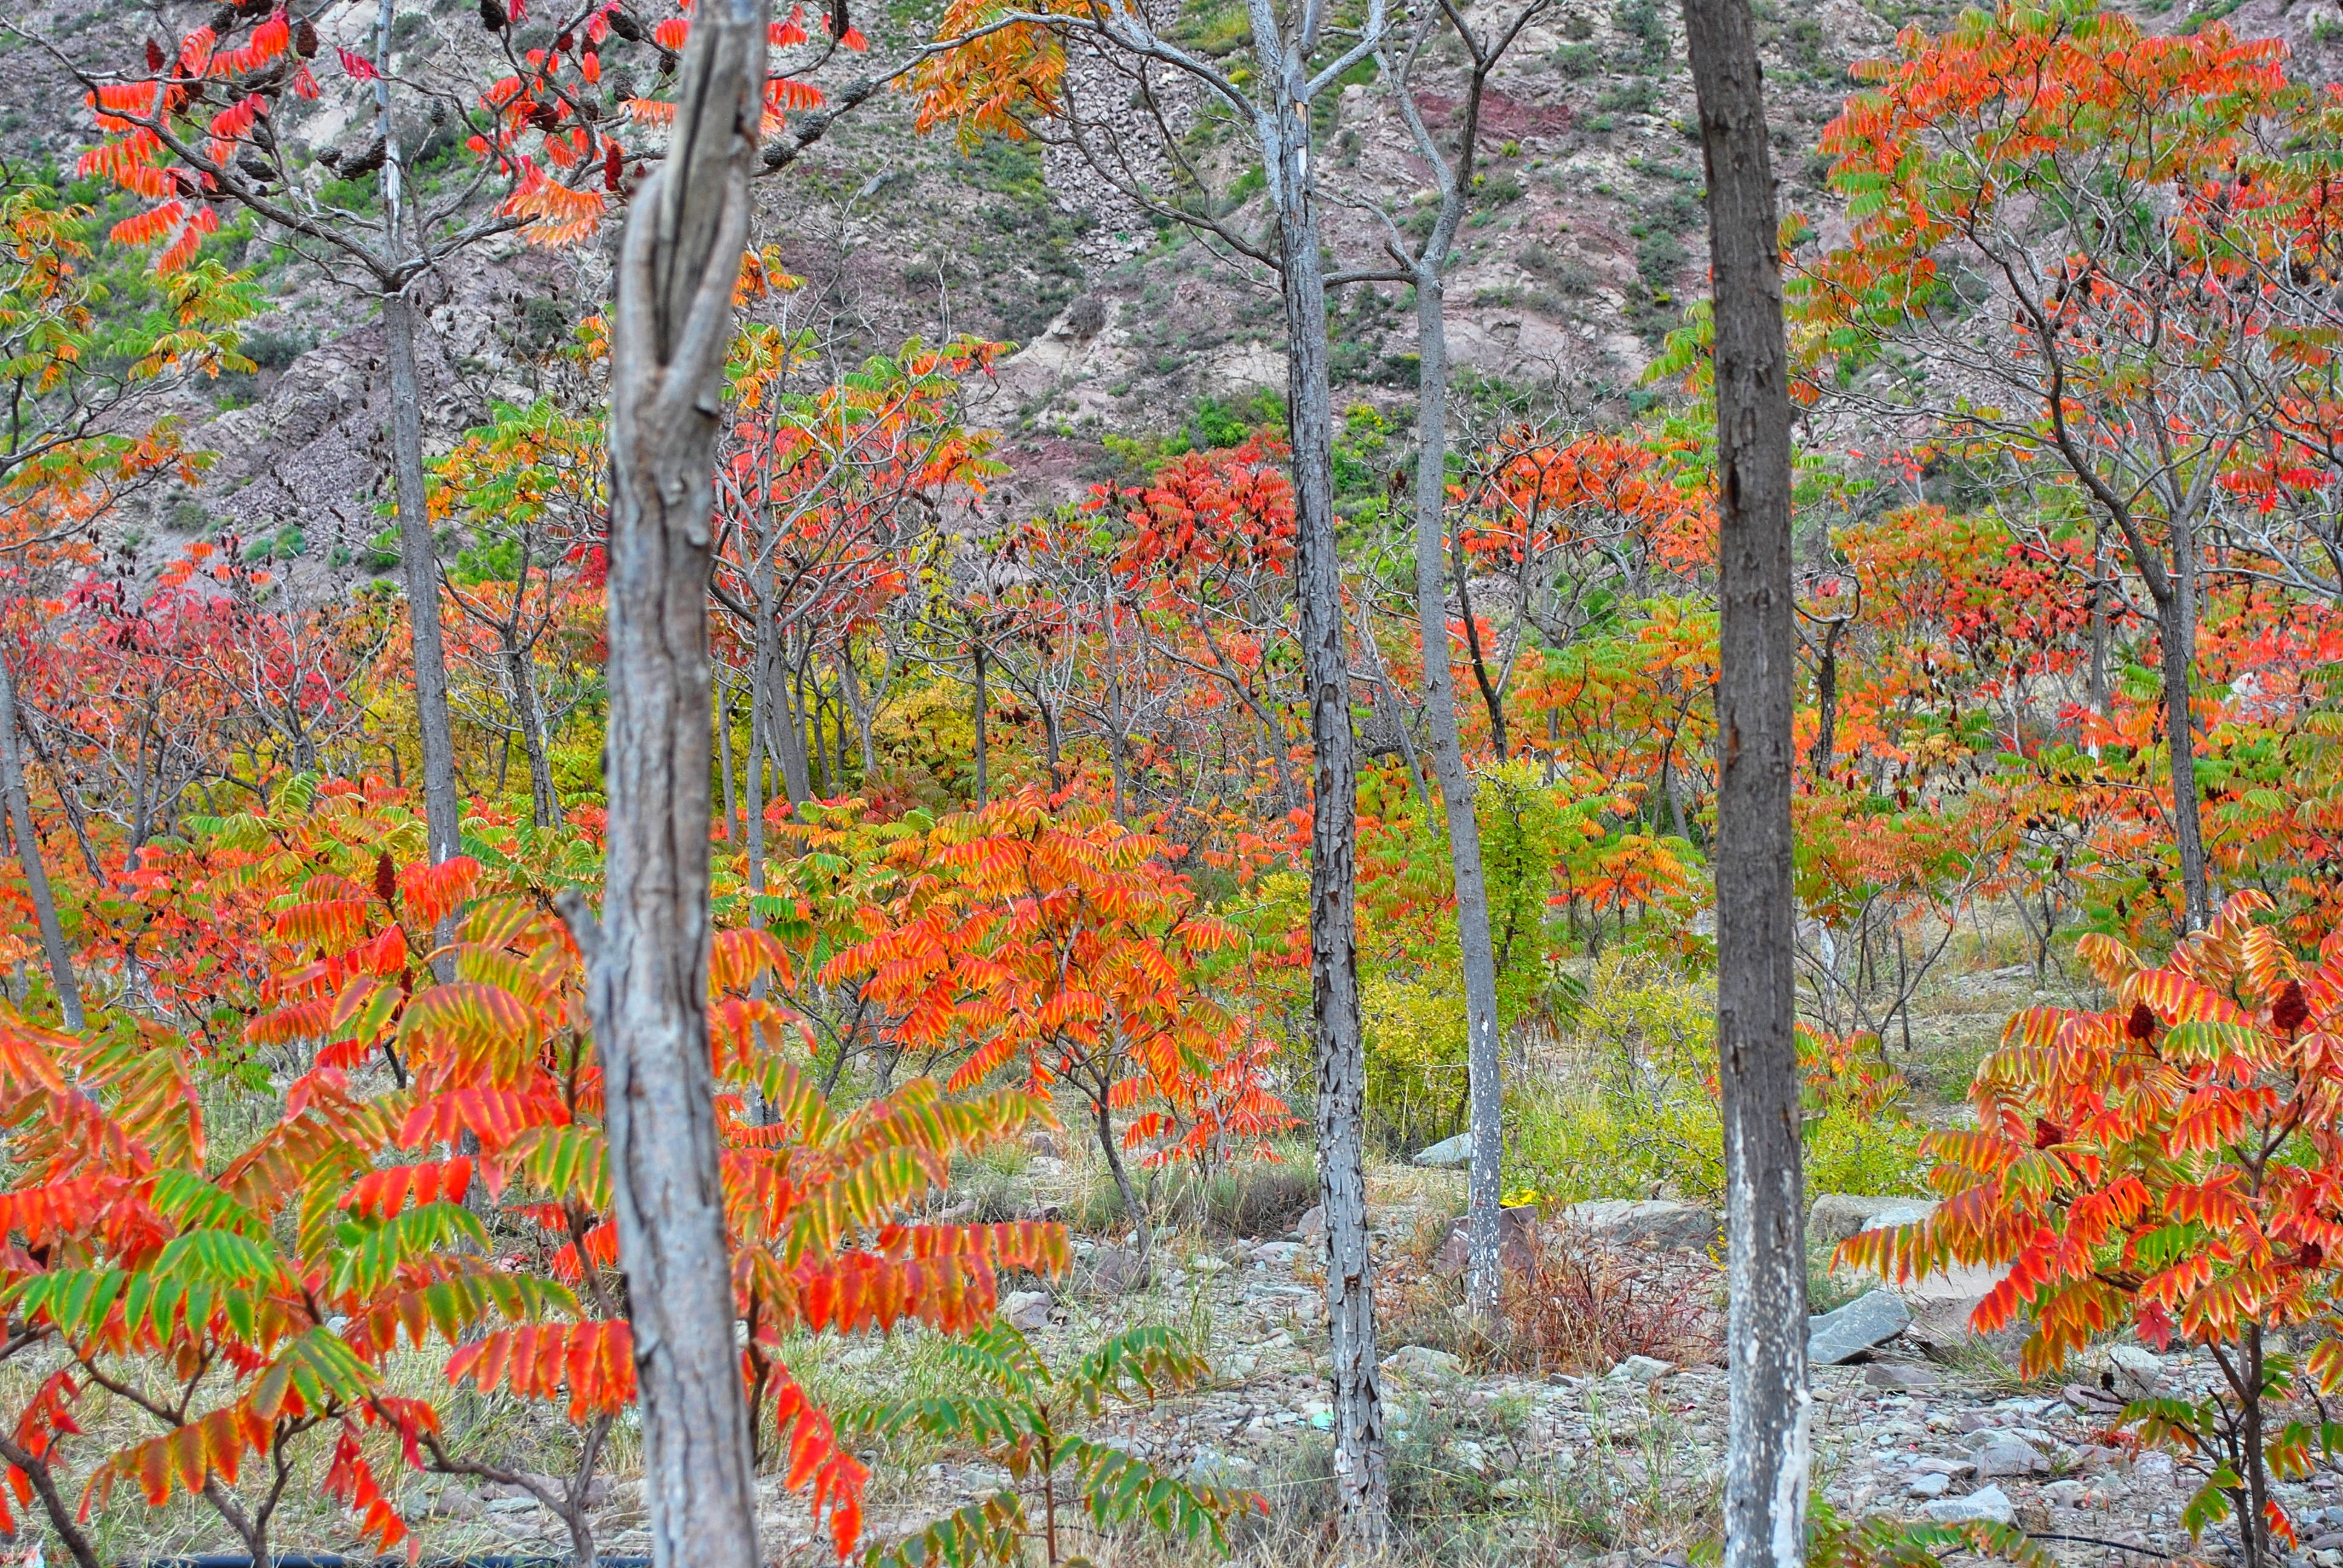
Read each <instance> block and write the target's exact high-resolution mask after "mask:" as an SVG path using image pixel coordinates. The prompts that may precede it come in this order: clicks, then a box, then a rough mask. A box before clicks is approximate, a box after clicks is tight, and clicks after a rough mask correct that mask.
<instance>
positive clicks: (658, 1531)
mask: <svg viewBox="0 0 2343 1568" xmlns="http://www.w3.org/2000/svg"><path fill="white" fill-rule="evenodd" d="M765 32H766V8H765V6H764V5H762V4H760V3H759V0H723V3H722V4H711V5H702V6H701V7H700V8H699V11H698V12H697V14H696V15H695V16H694V19H693V25H692V29H691V38H690V42H689V45H687V47H686V50H685V55H684V65H683V81H682V86H681V90H680V91H679V93H678V94H677V102H678V106H679V107H678V111H677V116H676V123H675V128H674V130H673V132H672V135H671V136H670V139H669V149H670V150H669V156H668V159H667V161H666V163H665V164H663V165H662V166H660V167H659V170H658V172H656V173H654V174H653V175H652V176H651V177H650V179H649V181H648V182H647V183H646V185H645V186H644V188H643V190H642V191H641V193H640V194H639V196H637V198H636V201H635V205H634V207H633V210H632V212H631V213H630V214H629V216H628V222H627V229H626V236H625V240H624V242H623V245H622V247H621V251H620V256H619V262H618V315H617V324H616V328H615V335H614V340H613V343H612V348H611V357H610V388H611V392H610V478H611V483H610V491H611V518H610V545H609V560H610V576H609V649H610V651H609V664H608V671H609V689H610V715H609V741H608V774H609V781H610V782H609V791H610V817H609V851H608V855H609V858H608V873H607V879H606V882H605V884H604V893H603V904H602V924H601V927H600V929H599V930H594V929H593V927H592V925H591V922H590V921H588V920H583V919H579V920H578V921H577V923H578V925H579V926H580V928H581V930H582V933H583V936H584V941H583V943H582V945H584V946H586V947H587V949H588V954H589V957H590V960H591V970H590V980H589V983H588V1005H589V1008H590V1010H591V1012H592V1015H593V1021H594V1030H595V1038H596V1042H597V1045H598V1048H599V1050H600V1051H601V1054H602V1062H603V1071H604V1075H605V1078H606V1081H607V1085H608V1089H607V1092H608V1105H609V1111H608V1137H609V1166H610V1175H611V1188H612V1192H613V1196H614V1199H615V1202H614V1207H615V1209H616V1211H617V1216H618V1259H619V1262H620V1264H621V1265H622V1267H623V1268H624V1269H625V1271H626V1278H627V1285H628V1302H629V1304H630V1307H631V1315H632V1318H633V1322H634V1334H635V1364H636V1374H637V1380H638V1386H639V1388H640V1390H641V1392H642V1409H643V1476H644V1492H645V1495H646V1500H647V1502H648V1503H649V1513H650V1534H651V1561H652V1562H653V1563H655V1564H657V1565H658V1568H757V1565H758V1562H759V1557H758V1552H757V1533H756V1515H757V1490H756V1483H755V1476H754V1474H753V1472H752V1469H751V1462H750V1458H749V1420H748V1412H747V1409H746V1406H745V1402H744V1400H743V1397H742V1393H741V1388H740V1375H739V1364H738V1359H737V1357H738V1352H736V1351H735V1349H734V1342H733V1311H732V1280H731V1269H730V1263H729V1258H728V1255H727V1251H726V1243H725V1233H724V1207H723V1191H722V1174H721V1171H720V1169H719V1153H720V1151H719V1145H718V1141H717V1133H716V1114H715V1107H714V1103H713V1098H712V1094H713V1087H714V1086H713V1082H712V1076H713V1075H712V1072H711V1070H710V1064H709V1045H708V1020H707V997H708V956H709V908H708V899H709V876H708V859H709V848H708V817H709V799H708V797H709V777H708V774H709V749H710V747H709V727H710V719H711V711H710V704H709V663H708V607H707V592H708V578H709V544H710V541H709V508H710V505H711V492H712V485H711V475H712V468H713V464H714V456H715V446H716V433H717V417H718V414H719V408H720V406H721V405H720V399H721V395H722V374H723V366H724V355H725V350H726V347H727V346H728V344H729V341H730V337H731V334H732V290H733V286H734V285H735V283H736V282H737V280H738V278H739V263H740V252H741V246H742V245H743V244H744V243H745V241H746V239H747V236H748V231H749V206H750V199H749V161H750V159H751V157H752V156H754V154H755V151H756V146H757V138H758V126H759V119H760V117H761V115H762V112H763V88H764V82H765Z"/></svg>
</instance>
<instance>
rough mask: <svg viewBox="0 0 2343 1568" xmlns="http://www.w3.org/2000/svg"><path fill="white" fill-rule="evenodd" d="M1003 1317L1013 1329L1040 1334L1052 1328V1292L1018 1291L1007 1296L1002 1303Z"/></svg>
mask: <svg viewBox="0 0 2343 1568" xmlns="http://www.w3.org/2000/svg"><path fill="white" fill-rule="evenodd" d="M1001 1317H1002V1318H1004V1319H1006V1320H1007V1321H1008V1323H1009V1326H1010V1327H1011V1328H1013V1329H1017V1330H1019V1331H1021V1332H1024V1333H1029V1334H1031V1333H1038V1332H1041V1330H1043V1329H1046V1328H1048V1327H1049V1326H1050V1292H1047V1291H1018V1292H1014V1293H1012V1294H1011V1295H1008V1296H1005V1297H1003V1298H1002V1299H1001Z"/></svg>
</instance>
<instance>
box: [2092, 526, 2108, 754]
mask: <svg viewBox="0 0 2343 1568" xmlns="http://www.w3.org/2000/svg"><path fill="white" fill-rule="evenodd" d="M2099 532H2100V530H2099V526H2098V524H2097V522H2096V521H2095V522H2093V523H2092V525H2091V711H2092V712H2093V713H2095V714H2097V716H2098V717H2099V718H2101V719H2105V718H2106V717H2107V579H2106V577H2105V573H2106V571H2107V548H2106V545H2105V542H2104V541H2103V540H2102V539H2101V538H2100V537H2099ZM2098 754H2099V742H2098V738H2097V736H2096V735H2095V736H2093V737H2092V738H2091V755H2092V756H2094V757H2097V755H2098Z"/></svg>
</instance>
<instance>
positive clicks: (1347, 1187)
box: [1251, 0, 1390, 1551]
mask: <svg viewBox="0 0 2343 1568" xmlns="http://www.w3.org/2000/svg"><path fill="white" fill-rule="evenodd" d="M1251 9H1252V32H1253V46H1254V50H1255V52H1256V54H1257V55H1258V57H1259V59H1260V60H1261V62H1262V66H1263V73H1264V75H1270V74H1272V73H1273V74H1274V79H1273V80H1272V83H1271V84H1270V93H1271V102H1270V104H1269V106H1268V107H1267V108H1266V109H1265V110H1264V111H1263V113H1262V116H1261V120H1262V139H1263V143H1264V146H1262V162H1263V165H1264V166H1265V168H1266V170H1267V173H1268V176H1269V188H1270V193H1271V196H1272V200H1273V201H1274V202H1275V204H1276V208H1277V249H1278V264H1279V266H1278V272H1279V285H1280V292H1281V294H1282V299H1283V304H1284V313H1285V337H1286V355H1287V361H1286V364H1287V368H1286V407H1287V408H1288V410H1289V413H1288V416H1287V417H1288V421H1289V426H1290V431H1291V436H1292V449H1293V459H1292V461H1293V490H1294V556H1295V563H1294V580H1295V588H1296V591H1297V592H1298V594H1299V596H1300V598H1301V601H1302V678H1303V682H1304V684H1305V686H1306V687H1307V689H1308V699H1309V708H1310V741H1311V746H1312V752H1313V759H1314V766H1315V777H1314V779H1313V780H1312V783H1313V786H1314V792H1313V798H1312V816H1311V824H1312V825H1311V835H1310V970H1311V982H1312V984H1311V1011H1312V1021H1313V1023H1314V1024H1315V1026H1316V1027H1315V1031H1314V1033H1315V1045H1316V1064H1315V1065H1316V1070H1317V1080H1318V1103H1317V1122H1318V1189H1319V1193H1320V1197H1321V1199H1322V1201H1323V1203H1324V1205H1325V1210H1326V1245H1327V1254H1328V1255H1327V1263H1326V1315H1327V1319H1328V1323H1329V1327H1330V1329H1331V1331H1332V1363H1333V1385H1334V1386H1333V1391H1332V1392H1333V1399H1332V1404H1333V1418H1334V1487H1335V1494H1336V1502H1337V1509H1338V1514H1339V1520H1340V1527H1341V1530H1342V1536H1343V1538H1344V1540H1345V1542H1346V1543H1348V1544H1349V1545H1351V1546H1352V1547H1353V1549H1357V1550H1367V1551H1373V1550H1375V1549H1378V1548H1380V1547H1381V1545H1382V1544H1383V1540H1384V1538H1385V1535H1386V1533H1388V1530H1389V1527H1390V1520H1389V1510H1390V1483H1389V1482H1388V1480H1387V1478H1386V1476H1385V1473H1384V1469H1383V1409H1382V1392H1381V1390H1380V1388H1379V1387H1378V1386H1377V1382H1376V1372H1377V1369H1376V1365H1375V1315H1374V1297H1373V1263H1372V1261H1371V1259H1370V1258H1369V1255H1368V1247H1367V1184H1366V1163H1365V1138H1364V1122H1365V1116H1366V1061H1365V1056H1364V1051H1363V1041H1362V1037H1361V1033H1360V1025H1359V971H1358V928H1357V910H1356V892H1357V890H1356V888H1355V886H1354V880H1353V878H1354V871H1353V849H1354V845H1353V838H1354V831H1355V818H1356V813H1357V809H1358V801H1357V790H1358V760H1357V755H1356V752H1357V746H1358V742H1357V738H1356V737H1355V736H1354V735H1353V733H1352V729H1351V691H1350V659H1349V657H1348V654H1347V652H1346V651H1345V648H1344V647H1343V641H1344V639H1343V636H1342V629H1343V615H1342V561H1341V558H1340V557H1339V556H1338V554H1337V552H1336V544H1335V538H1334V495H1333V446H1334V416H1333V397H1332V390H1331V388H1330V387H1329V384H1328V383H1329V377H1328V366H1327V357H1328V356H1327V344H1326V276H1325V270H1324V266H1323V262H1322V258H1321V255H1320V247H1319V235H1318V202H1317V193H1316V191H1315V189H1314V187H1313V186H1312V174H1311V171H1312V167H1313V164H1312V159H1311V156H1310V106H1309V104H1308V103H1307V102H1304V101H1302V98H1301V92H1302V88H1303V86H1304V85H1306V81H1307V75H1306V72H1307V67H1306V65H1305V64H1304V62H1303V58H1302V51H1297V50H1292V49H1290V48H1289V47H1288V45H1286V43H1285V40H1284V39H1283V38H1282V36H1281V35H1280V32H1279V28H1278V23H1277V17H1276V14H1275V11H1274V9H1273V8H1272V5H1271V4H1270V0H1252V6H1251Z"/></svg>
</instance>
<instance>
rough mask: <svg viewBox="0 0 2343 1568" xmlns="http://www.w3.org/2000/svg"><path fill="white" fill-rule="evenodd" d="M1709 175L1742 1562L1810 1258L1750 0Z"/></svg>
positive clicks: (1719, 51)
mask: <svg viewBox="0 0 2343 1568" xmlns="http://www.w3.org/2000/svg"><path fill="white" fill-rule="evenodd" d="M1684 33H1685V38H1686V42H1687V43H1688V45H1690V50H1691V55H1692V70H1693V85H1694V89H1695V91H1696V92H1697V95H1698V97H1699V103H1700V126H1701V146H1702V151H1703V154H1704V159H1705V162H1706V165H1707V175H1708V224H1709V254H1710V256H1711V258H1712V259H1711V265H1712V267H1713V269H1714V276H1715V321H1716V347H1715V370H1716V434H1717V452H1716V464H1717V503H1718V505H1717V510H1718V514H1719V521H1720V524H1721V537H1720V541H1719V558H1720V572H1719V593H1718V598H1719V599H1720V601H1721V608H1722V612H1723V614H1722V623H1723V624H1722V627H1721V630H1720V635H1719V642H1718V650H1719V655H1720V657H1719V660H1718V663H1719V669H1720V678H1719V680H1718V683H1717V698H1716V709H1717V838H1718V845H1717V852H1716V862H1715V864H1716V950H1717V993H1716V1046H1717V1061H1718V1070H1719V1078H1720V1080H1721V1083H1722V1088H1723V1099H1724V1108H1725V1214H1726V1221H1725V1223H1726V1236H1727V1243H1726V1245H1727V1261H1726V1289H1727V1292H1728V1295H1729V1299H1730V1302H1731V1305H1730V1308H1729V1309H1728V1316H1729V1322H1728V1325H1727V1330H1726V1334H1725V1343H1726V1345H1727V1354H1728V1357H1729V1364H1730V1370H1729V1372H1728V1380H1729V1382H1728V1386H1729V1390H1730V1399H1731V1406H1732V1413H1731V1417H1730V1421H1729V1423H1728V1430H1727V1433H1726V1438H1725V1563H1726V1568H1761V1565H1762V1568H1792V1565H1794V1564H1795V1563H1799V1562H1801V1561H1802V1560H1803V1558H1804V1556H1805V1516H1806V1483H1807V1409H1808V1396H1807V1392H1806V1258H1805V1204H1804V1182H1803V1181H1802V1180H1801V1175H1800V1171H1799V1141H1798V1132H1799V1108H1798V1088H1799V1085H1798V1073H1797V1048H1796V1042H1795V1037H1794V1035H1793V1032H1792V1030H1793V1023H1794V1007H1795V987H1796V976H1795V970H1794V968H1793V960H1792V952H1793V933H1792V930H1791V920H1792V910H1793V905H1792V889H1791V875H1790V870H1791V868H1790V842H1791V840H1790V786H1791V778H1792V769H1793V768H1794V761H1793V758H1792V754H1791V744H1792V741H1791V719H1792V714H1793V692H1794V685H1793V683H1794V681H1795V666H1796V658H1795V645H1796V630H1795V625H1794V622H1793V618H1794V616H1795V613H1796V608H1795V600H1794V599H1793V598H1792V597H1791V588H1790V397H1789V365H1788V355H1787V351H1786V348H1785V343H1784V338H1783V330H1782V279H1781V242H1780V237H1779V227H1780V226H1779V219H1778V216H1777V215H1776V213H1775V205H1774V170H1773V161H1772V158H1771V156H1770V155H1769V153H1768V150H1767V147H1766V140H1765V97H1764V92H1763V86H1762V72H1761V69H1760V67H1759V65H1758V59H1757V40H1756V35H1755V31H1754V30H1753V28H1752V25H1751V22H1750V15H1749V0H1684Z"/></svg>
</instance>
